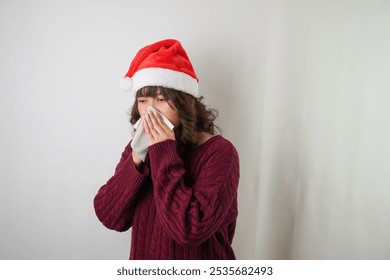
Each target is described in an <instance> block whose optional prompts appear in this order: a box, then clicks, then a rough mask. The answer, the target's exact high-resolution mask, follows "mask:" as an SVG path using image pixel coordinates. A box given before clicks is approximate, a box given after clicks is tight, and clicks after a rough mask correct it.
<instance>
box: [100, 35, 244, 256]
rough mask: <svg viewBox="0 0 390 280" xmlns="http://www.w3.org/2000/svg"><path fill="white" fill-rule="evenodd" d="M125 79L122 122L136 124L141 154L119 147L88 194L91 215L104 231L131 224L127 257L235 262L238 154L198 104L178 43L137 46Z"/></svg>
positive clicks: (195, 86) (212, 115)
mask: <svg viewBox="0 0 390 280" xmlns="http://www.w3.org/2000/svg"><path fill="white" fill-rule="evenodd" d="M125 81H126V83H127V84H126V85H125V87H127V90H129V91H130V92H132V93H133V94H134V95H135V101H134V105H133V107H132V111H131V119H130V122H131V123H132V124H135V123H136V122H137V121H138V120H140V119H141V121H143V124H144V125H143V126H142V128H143V130H140V131H139V132H140V133H144V134H145V135H146V138H147V144H148V147H147V154H146V157H145V158H143V157H142V156H140V155H139V154H138V153H137V151H136V149H135V148H134V149H133V148H132V141H130V143H129V144H128V145H127V146H126V148H125V149H124V151H123V153H122V157H121V159H120V162H119V163H118V165H117V166H116V169H115V173H114V175H113V176H112V177H111V178H110V179H109V180H108V182H107V183H106V184H105V185H103V186H102V187H101V188H100V190H99V191H98V193H97V194H96V196H95V199H94V206H95V212H96V215H97V217H98V218H99V220H100V221H101V222H102V223H103V225H105V226H106V227H107V228H109V229H113V230H117V231H126V230H128V229H129V228H130V227H132V234H131V250H130V259H235V254H234V251H233V248H232V241H233V236H234V231H235V226H236V219H237V214H238V212H237V187H238V182H239V158H238V154H237V151H236V149H235V148H234V146H233V145H232V144H231V143H230V142H229V141H228V140H226V139H225V138H223V137H222V136H221V135H217V132H216V126H215V125H214V120H215V117H216V115H215V111H213V110H210V109H207V108H206V106H205V105H204V104H203V103H202V97H200V96H199V95H198V79H197V77H196V75H195V72H194V70H193V67H192V65H191V63H190V61H189V59H188V56H187V54H186V52H185V51H184V49H183V47H182V46H181V44H180V42H178V41H176V40H164V41H160V42H156V43H154V44H152V45H148V46H146V47H144V48H143V49H141V50H140V51H139V52H138V53H137V55H136V57H135V58H134V59H133V61H132V63H131V65H130V69H129V71H128V73H127V74H126V76H125ZM149 107H153V108H154V109H155V110H152V111H150V110H148V108H149ZM161 114H162V115H163V116H165V118H166V119H167V120H168V121H169V122H170V123H171V124H172V125H173V126H174V128H173V129H170V127H169V126H168V125H167V122H165V121H164V120H163V118H162V116H161ZM140 129H141V128H140Z"/></svg>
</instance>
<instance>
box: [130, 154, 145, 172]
mask: <svg viewBox="0 0 390 280" xmlns="http://www.w3.org/2000/svg"><path fill="white" fill-rule="evenodd" d="M131 156H132V157H133V161H134V163H135V166H136V167H137V169H139V168H140V167H141V165H142V163H143V161H142V160H141V159H140V158H139V156H138V155H137V153H136V152H135V151H134V150H132V152H131Z"/></svg>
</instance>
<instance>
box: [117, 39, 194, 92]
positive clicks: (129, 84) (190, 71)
mask: <svg viewBox="0 0 390 280" xmlns="http://www.w3.org/2000/svg"><path fill="white" fill-rule="evenodd" d="M121 86H122V88H123V90H125V91H129V92H131V94H133V95H134V96H135V94H136V93H137V91H138V90H139V89H141V88H143V87H146V86H161V87H166V88H172V89H176V90H180V91H183V92H186V93H189V94H192V95H194V96H198V78H197V76H196V74H195V71H194V68H193V67H192V64H191V62H190V60H189V58H188V56H187V53H186V52H185V50H184V48H183V47H182V45H181V44H180V42H179V41H177V40H174V39H167V40H163V41H159V42H156V43H154V44H151V45H148V46H146V47H144V48H142V49H141V50H139V51H138V53H137V55H136V56H135V57H134V59H133V61H132V62H131V64H130V68H129V71H128V72H127V74H126V75H125V77H124V78H123V79H122V80H121Z"/></svg>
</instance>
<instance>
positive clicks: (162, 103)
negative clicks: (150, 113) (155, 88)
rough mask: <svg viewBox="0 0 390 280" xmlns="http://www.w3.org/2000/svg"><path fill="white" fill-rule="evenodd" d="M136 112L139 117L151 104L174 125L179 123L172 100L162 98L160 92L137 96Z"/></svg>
mask: <svg viewBox="0 0 390 280" xmlns="http://www.w3.org/2000/svg"><path fill="white" fill-rule="evenodd" d="M137 101H138V102H137V103H138V105H137V106H138V112H139V113H140V115H141V117H142V116H144V115H145V114H146V109H147V108H148V107H149V106H152V107H153V108H155V109H156V110H158V111H159V112H160V113H162V114H163V115H164V116H165V117H166V118H167V119H168V120H169V121H170V122H171V123H172V124H173V125H174V126H177V125H178V124H179V115H178V113H177V110H176V108H175V106H174V105H173V104H172V102H170V103H168V100H165V99H164V96H163V95H162V94H157V96H155V97H145V96H140V97H137Z"/></svg>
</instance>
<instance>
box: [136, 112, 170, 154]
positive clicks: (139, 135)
mask: <svg viewBox="0 0 390 280" xmlns="http://www.w3.org/2000/svg"><path fill="white" fill-rule="evenodd" d="M146 110H147V111H150V112H156V113H158V114H159V115H160V116H161V119H162V120H163V121H164V123H165V124H166V125H167V126H168V127H169V128H170V129H171V130H172V129H173V128H174V126H173V124H172V123H171V122H170V121H169V120H168V119H167V118H166V117H165V116H164V115H163V114H161V113H160V112H159V111H157V110H156V109H155V108H153V107H151V106H149V107H148V108H147V109H146ZM133 127H134V129H135V130H136V131H135V133H134V136H133V139H132V141H131V148H132V149H133V150H134V151H135V152H136V153H137V155H138V156H139V158H140V159H141V160H142V161H145V157H146V154H147V153H148V146H149V141H148V137H147V135H146V133H145V128H144V127H145V116H143V117H141V118H140V119H139V120H138V121H137V122H136V123H135V124H134V126H133Z"/></svg>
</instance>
